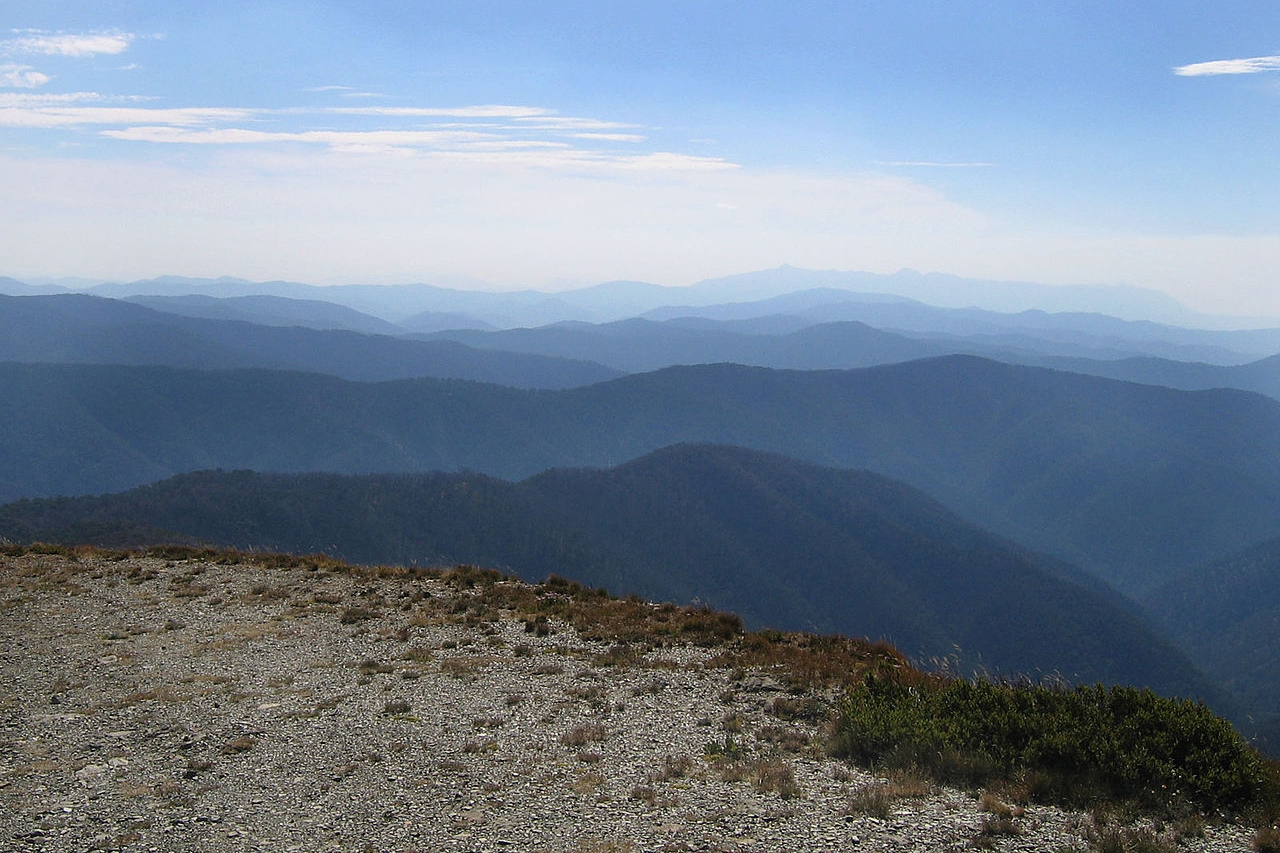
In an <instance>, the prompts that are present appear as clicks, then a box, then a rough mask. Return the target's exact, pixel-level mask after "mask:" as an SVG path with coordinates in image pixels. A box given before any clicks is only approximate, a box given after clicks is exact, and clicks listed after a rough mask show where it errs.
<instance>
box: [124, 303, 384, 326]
mask: <svg viewBox="0 0 1280 853" xmlns="http://www.w3.org/2000/svg"><path fill="white" fill-rule="evenodd" d="M127 301H129V302H133V303H135V304H138V305H145V306H146V307H148V308H154V309H155V310H157V311H164V312H166V313H168V314H179V315H181V316H184V317H201V318H203V319H206V320H239V321H240V322H244V323H256V324H257V325H260V326H303V327H306V328H308V329H345V330H347V331H349V332H361V333H363V334H366V335H402V334H404V333H405V331H406V330H405V329H404V328H402V327H400V326H397V325H395V324H394V323H388V322H387V321H386V320H382V319H379V318H377V317H373V316H371V315H369V314H362V313H360V312H359V311H355V310H353V309H351V308H347V307H346V306H345V305H338V304H336V303H333V302H322V301H320V300H318V299H289V298H287V297H284V296H261V295H259V296H228V297H216V296H199V295H194V296H132V297H129V299H128V300H127Z"/></svg>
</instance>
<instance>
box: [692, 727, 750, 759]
mask: <svg viewBox="0 0 1280 853" xmlns="http://www.w3.org/2000/svg"><path fill="white" fill-rule="evenodd" d="M702 753H703V755H705V756H706V757H708V758H729V759H735V758H738V757H739V756H741V755H743V753H744V750H743V749H742V747H740V746H738V742H737V741H736V740H734V737H733V733H732V732H725V733H724V739H723V740H719V741H715V740H709V741H707V742H706V743H705V744H703V745H702Z"/></svg>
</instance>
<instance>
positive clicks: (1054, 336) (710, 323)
mask: <svg viewBox="0 0 1280 853" xmlns="http://www.w3.org/2000/svg"><path fill="white" fill-rule="evenodd" d="M135 303H136V304H135ZM850 304H854V303H850ZM857 304H864V303H857ZM142 305H146V306H154V307H153V308H152V309H147V308H145V307H140V306H142ZM918 307H920V308H925V307H926V306H918ZM159 308H164V309H169V310H158V309H159ZM929 310H930V311H935V310H936V309H929ZM172 311H178V312H179V313H172ZM958 313H959V314H964V315H965V316H966V317H969V315H968V314H966V312H958ZM191 314H196V315H200V316H190V315H191ZM248 317H253V318H256V320H257V322H253V323H250V322H248V321H247V320H246V319H244V318H248ZM436 319H437V320H438V321H441V322H444V320H445V317H444V315H437V316H436ZM938 319H939V323H938V325H948V326H955V325H956V324H957V323H963V322H968V323H970V324H972V325H973V327H974V328H985V327H988V326H990V325H991V324H990V322H988V321H984V320H978V319H974V318H973V317H969V319H967V320H960V319H957V318H952V320H951V321H947V319H946V312H943V315H940V316H939V318H938ZM1040 319H1042V320H1045V322H1044V323H1043V328H1042V329H1040V330H1039V331H1036V330H1034V329H1031V328H1030V327H1028V328H1026V329H1024V330H1023V332H1022V333H1018V334H1012V333H1011V334H1009V335H999V336H998V335H979V334H974V335H968V336H961V335H952V336H950V337H928V336H926V335H923V334H917V333H914V332H906V333H899V332H888V331H883V330H881V329H877V328H873V327H871V326H868V325H866V324H864V323H861V322H858V321H843V322H825V323H817V322H813V321H808V320H804V319H803V318H800V317H798V316H792V315H769V316H763V317H756V318H753V319H750V320H737V321H731V320H707V319H697V318H681V319H677V320H668V321H663V322H656V321H652V320H645V319H640V318H633V319H630V320H622V321H617V322H613V323H604V324H588V323H558V324H553V325H550V326H542V327H538V328H527V329H508V330H501V331H499V330H488V331H485V330H478V329H471V330H467V329H452V330H449V331H445V332H438V333H435V334H433V335H431V336H429V337H421V336H420V337H419V338H418V339H409V338H406V337H404V336H397V335H392V334H387V332H388V330H390V331H392V332H394V331H395V330H396V329H398V328H399V327H397V326H394V325H392V324H390V323H388V322H386V321H384V320H380V319H378V318H376V317H372V316H370V315H366V314H361V313H359V312H356V311H353V310H351V309H349V308H345V307H343V306H339V305H335V304H333V303H325V302H313V301H302V300H294V299H286V298H283V297H266V296H257V297H250V296H245V297H229V298H226V299H214V298H211V297H198V296H188V297H135V298H134V299H133V300H131V301H130V302H121V301H119V300H111V299H105V298H98V297H90V296H86V295H83V294H63V295H59V296H35V297H26V298H18V297H7V296H0V359H8V360H14V361H24V362H71V363H113V364H164V365H169V366H172V367H196V368H201V369H228V368H239V367H264V368H271V369H290V370H304V371H310V372H317V373H327V374H330V375H335V376H341V377H343V378H346V379H356V380H364V381H378V380H385V379H406V378H416V377H424V376H431V377H438V378H455V379H474V380H477V381H486V382H496V383H500V384H506V385H511V386H515V387H530V388H568V387H573V386H578V385H586V384H591V383H594V382H600V381H603V380H606V379H610V378H613V377H616V376H618V375H619V374H621V373H624V372H638V371H650V370H657V369H660V368H663V367H670V366H673V365H678V364H700V363H714V362H732V363H738V364H747V365H758V366H763V367H776V368H786V369H798V370H821V369H845V368H852V367H867V366H873V365H878V364H891V363H897V362H903V361H908V360H911V359H917V358H924V357H928V356H936V355H945V354H952V353H965V354H972V355H981V356H984V357H987V358H994V359H998V360H1001V361H1006V362H1010V363H1016V364H1029V365H1040V366H1048V367H1056V368H1060V369H1066V370H1071V371H1073V372H1078V373H1088V374H1091V375H1097V376H1107V377H1111V378H1116V379H1126V380H1131V381H1139V382H1145V383H1148V384H1159V385H1166V386H1169V387H1174V388H1183V389H1187V390H1195V389H1206V388H1218V387H1229V388H1240V389H1242V390H1250V391H1257V392H1259V393H1262V394H1267V395H1269V396H1273V397H1278V398H1280V357H1274V356H1272V357H1268V358H1264V359H1259V360H1256V361H1252V362H1249V363H1243V364H1228V365H1211V364H1204V363H1198V362H1186V361H1177V360H1170V359H1161V358H1155V357H1152V356H1150V355H1149V354H1148V353H1150V352H1152V351H1159V352H1173V353H1175V354H1179V355H1187V354H1189V353H1194V354H1209V355H1212V356H1214V357H1218V358H1228V357H1229V358H1235V359H1240V358H1243V356H1241V355H1240V354H1239V353H1235V354H1234V355H1231V354H1229V353H1228V351H1227V350H1223V349H1220V348H1216V347H1214V346H1211V345H1210V343H1209V342H1208V341H1209V340H1210V339H1208V338H1207V339H1206V340H1205V342H1203V343H1200V344H1197V343H1194V342H1190V339H1188V341H1185V342H1181V343H1179V342H1176V341H1174V339H1175V338H1177V336H1178V334H1181V333H1183V332H1186V333H1187V334H1188V335H1189V334H1190V332H1189V331H1187V330H1176V329H1165V327H1148V326H1149V324H1148V325H1142V324H1131V323H1130V324H1121V326H1120V327H1119V328H1117V329H1111V330H1110V331H1112V332H1115V333H1117V334H1120V333H1124V332H1127V333H1129V334H1130V335H1131V337H1130V338H1129V339H1121V338H1118V337H1114V336H1113V337H1097V336H1096V335H1094V334H1093V333H1091V332H1088V331H1078V330H1075V328H1074V327H1075V326H1077V325H1078V326H1081V327H1082V328H1083V329H1086V330H1087V329H1088V328H1091V327H1092V328H1096V330H1099V331H1100V330H1102V328H1103V327H1104V326H1106V324H1107V322H1118V321H1107V318H1083V319H1081V318H1072V317H1070V316H1066V315H1062V316H1059V317H1057V318H1054V320H1053V322H1050V321H1049V320H1047V319H1045V318H1044V317H1041V318H1040ZM944 321H946V322H944ZM1055 324H1056V325H1055ZM1010 328H1013V327H1010ZM1035 334H1042V335H1043V336H1044V337H1034V336H1033V335H1035ZM1205 334H1207V335H1214V336H1217V337H1218V338H1222V339H1223V340H1226V339H1225V338H1224V337H1223V336H1224V335H1227V334H1228V333H1205ZM1235 334H1240V335H1246V334H1248V335H1253V336H1254V337H1253V338H1251V339H1250V341H1251V343H1250V345H1253V344H1256V343H1258V342H1260V341H1261V340H1262V338H1261V337H1259V336H1262V335H1265V334H1266V333H1265V332H1262V331H1260V332H1255V333H1244V332H1241V333H1235ZM1161 335H1163V336H1164V337H1161ZM1082 353H1083V354H1084V356H1082V355H1080V354H1082ZM1086 356H1087V357H1086Z"/></svg>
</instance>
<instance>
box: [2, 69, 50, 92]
mask: <svg viewBox="0 0 1280 853" xmlns="http://www.w3.org/2000/svg"><path fill="white" fill-rule="evenodd" d="M48 82H49V75H48V74H42V73H41V72H39V71H37V70H35V69H34V68H32V67H31V66H30V65H13V64H5V65H0V86H3V87H5V88H8V89H38V88H39V87H41V86H43V85H44V84H45V83H48Z"/></svg>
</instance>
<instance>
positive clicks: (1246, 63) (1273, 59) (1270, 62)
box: [1173, 56, 1280, 77]
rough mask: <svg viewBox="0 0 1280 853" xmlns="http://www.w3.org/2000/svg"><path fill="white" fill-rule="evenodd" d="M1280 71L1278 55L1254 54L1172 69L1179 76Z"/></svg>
mask: <svg viewBox="0 0 1280 853" xmlns="http://www.w3.org/2000/svg"><path fill="white" fill-rule="evenodd" d="M1263 71H1280V56H1255V57H1252V58H1250V59H1217V60H1214V61H1213V62H1196V63H1192V64H1191V65H1181V66H1179V67H1177V68H1175V69H1173V73H1174V74H1177V75H1178V76H1179V77H1210V76H1214V75H1218V74H1259V73H1261V72H1263Z"/></svg>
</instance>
